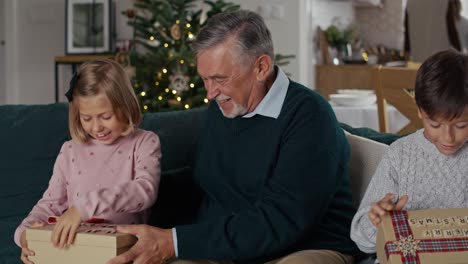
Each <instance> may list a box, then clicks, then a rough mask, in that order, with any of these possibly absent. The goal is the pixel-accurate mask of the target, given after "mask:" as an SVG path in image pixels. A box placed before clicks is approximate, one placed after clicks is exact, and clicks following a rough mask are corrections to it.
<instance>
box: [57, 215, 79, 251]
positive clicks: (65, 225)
mask: <svg viewBox="0 0 468 264" xmlns="http://www.w3.org/2000/svg"><path fill="white" fill-rule="evenodd" d="M80 223H81V216H80V212H78V210H77V209H76V208H75V207H73V206H72V207H70V208H68V210H67V211H66V212H65V213H64V214H63V215H62V216H60V217H59V218H58V220H57V223H56V224H55V226H54V230H52V238H51V240H52V244H53V245H54V246H55V247H58V248H63V247H64V246H65V245H66V246H67V247H68V246H70V245H71V244H72V243H73V241H74V240H75V235H76V230H77V229H78V227H79V226H80Z"/></svg>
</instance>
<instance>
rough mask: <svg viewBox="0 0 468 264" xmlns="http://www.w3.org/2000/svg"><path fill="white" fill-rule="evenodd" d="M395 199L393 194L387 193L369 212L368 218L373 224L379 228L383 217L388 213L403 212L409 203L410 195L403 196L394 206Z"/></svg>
mask: <svg viewBox="0 0 468 264" xmlns="http://www.w3.org/2000/svg"><path fill="white" fill-rule="evenodd" d="M394 198H395V195H394V194H392V193H387V194H386V195H385V197H384V198H382V200H380V201H378V202H376V203H375V204H373V205H372V207H371V209H370V210H369V213H368V216H369V219H370V220H371V222H372V224H373V225H375V226H377V225H378V224H380V222H381V221H382V216H384V215H385V214H386V213H387V212H389V211H392V210H401V209H403V207H404V206H405V204H406V202H408V195H403V196H401V197H400V199H399V200H398V202H397V203H396V204H394V203H393V202H392V200H393V199H394Z"/></svg>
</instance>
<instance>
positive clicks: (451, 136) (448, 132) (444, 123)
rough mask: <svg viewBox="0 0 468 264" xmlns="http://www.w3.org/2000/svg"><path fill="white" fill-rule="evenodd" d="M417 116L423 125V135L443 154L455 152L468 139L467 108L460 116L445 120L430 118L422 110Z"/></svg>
mask: <svg viewBox="0 0 468 264" xmlns="http://www.w3.org/2000/svg"><path fill="white" fill-rule="evenodd" d="M419 117H420V118H421V119H422V122H423V126H424V136H425V137H426V138H427V139H428V140H429V141H431V142H432V144H434V145H435V146H436V147H437V149H438V150H439V152H440V153H442V154H444V155H452V154H455V153H456V152H457V151H458V150H459V149H460V148H462V147H463V145H464V144H465V143H466V141H467V140H468V108H466V109H465V112H464V113H463V115H461V116H460V117H457V118H455V119H452V120H445V119H443V118H440V117H437V118H434V120H433V119H431V118H430V117H429V116H428V115H427V114H426V113H425V112H424V111H423V110H420V111H419Z"/></svg>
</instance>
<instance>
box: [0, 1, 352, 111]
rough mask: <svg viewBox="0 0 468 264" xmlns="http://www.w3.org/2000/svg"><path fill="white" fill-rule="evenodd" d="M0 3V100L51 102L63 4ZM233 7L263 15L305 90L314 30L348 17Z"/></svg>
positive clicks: (302, 5)
mask: <svg viewBox="0 0 468 264" xmlns="http://www.w3.org/2000/svg"><path fill="white" fill-rule="evenodd" d="M2 1H4V2H3V3H4V10H5V13H4V18H5V20H6V21H5V23H4V24H3V26H4V29H5V39H6V41H7V44H6V46H5V50H6V59H5V61H6V63H7V65H8V67H6V69H5V76H6V77H5V82H6V84H5V88H4V89H3V91H2V90H1V89H2V88H1V86H0V96H1V94H2V93H3V94H4V98H5V100H4V102H5V103H7V104H45V103H52V102H54V57H56V56H63V55H64V54H65V43H64V42H65V41H64V40H65V22H64V21H65V1H63V0H41V1H37V0H22V1H17V0H2ZM200 1H201V0H200ZM233 2H236V3H238V4H240V5H241V6H242V8H246V9H251V10H254V11H257V12H260V13H262V12H263V13H262V14H263V15H264V16H265V21H266V23H267V24H268V26H269V27H270V29H271V31H272V35H273V40H274V45H275V49H276V52H278V53H282V54H295V55H296V59H294V60H291V63H290V65H288V66H287V67H286V71H287V72H289V73H291V75H292V78H293V79H295V80H297V81H299V82H301V83H304V84H306V85H308V86H309V87H311V88H313V83H314V65H315V63H316V56H315V54H316V52H315V44H314V43H315V39H314V35H315V31H316V29H315V27H316V26H317V25H322V26H328V24H329V23H330V22H331V17H333V16H345V17H350V18H351V17H353V14H352V11H351V10H352V3H351V2H334V1H328V0H290V1H288V4H287V5H286V4H285V2H284V1H282V0H250V1H247V0H233ZM115 3H116V6H115V8H116V12H115V13H116V14H117V15H116V29H117V32H116V35H117V36H116V37H117V39H130V38H131V36H132V29H131V28H130V27H128V26H127V24H126V18H125V17H124V16H122V15H120V11H121V10H125V9H127V8H129V7H131V6H132V5H133V0H118V1H115ZM265 7H266V9H265ZM262 8H263V9H262ZM350 12H351V13H350ZM320 14H329V15H324V16H321V15H320ZM0 26H2V25H0ZM70 75H71V70H70V67H69V66H66V65H62V66H60V67H59V87H60V92H59V93H60V95H61V96H62V94H63V93H64V90H65V89H66V87H67V85H68V80H69V78H70ZM0 98H1V97H0ZM61 100H64V97H61ZM1 103H2V102H1V101H0V104H1Z"/></svg>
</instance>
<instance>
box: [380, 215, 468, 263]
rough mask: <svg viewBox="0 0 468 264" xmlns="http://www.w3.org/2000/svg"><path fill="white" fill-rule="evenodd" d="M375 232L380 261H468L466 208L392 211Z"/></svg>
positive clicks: (467, 216) (467, 217)
mask: <svg viewBox="0 0 468 264" xmlns="http://www.w3.org/2000/svg"><path fill="white" fill-rule="evenodd" d="M377 232H378V233H377V257H378V259H379V261H380V263H382V264H396V263H404V264H409V263H411V264H417V263H423V264H436V263H453V264H456V263H459V264H461V263H465V264H466V263H468V208H457V209H430V210H414V211H404V210H401V211H391V212H390V213H389V214H386V215H385V216H384V217H383V218H382V222H381V223H380V225H379V227H378V231H377Z"/></svg>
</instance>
